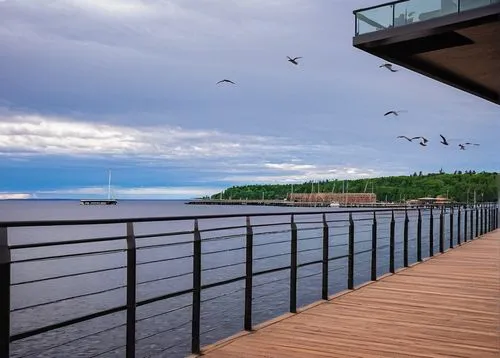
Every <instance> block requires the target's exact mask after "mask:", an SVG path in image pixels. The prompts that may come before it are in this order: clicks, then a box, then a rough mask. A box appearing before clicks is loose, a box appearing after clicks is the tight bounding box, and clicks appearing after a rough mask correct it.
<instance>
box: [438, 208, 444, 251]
mask: <svg viewBox="0 0 500 358" xmlns="http://www.w3.org/2000/svg"><path fill="white" fill-rule="evenodd" d="M439 252H440V253H443V252H444V208H443V207H441V213H440V214H439Z"/></svg>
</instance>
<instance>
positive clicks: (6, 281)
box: [0, 226, 11, 357]
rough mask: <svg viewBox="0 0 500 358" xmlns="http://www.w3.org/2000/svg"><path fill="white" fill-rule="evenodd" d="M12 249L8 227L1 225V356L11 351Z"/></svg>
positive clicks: (7, 355)
mask: <svg viewBox="0 0 500 358" xmlns="http://www.w3.org/2000/svg"><path fill="white" fill-rule="evenodd" d="M10 262H11V261H10V249H9V241H8V237H7V228H6V227H5V226H2V227H0V292H1V293H0V357H9V353H10V352H9V351H10Z"/></svg>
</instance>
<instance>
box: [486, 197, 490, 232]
mask: <svg viewBox="0 0 500 358" xmlns="http://www.w3.org/2000/svg"><path fill="white" fill-rule="evenodd" d="M490 214H491V213H490V205H489V204H488V205H486V217H485V218H486V230H485V231H486V232H490Z"/></svg>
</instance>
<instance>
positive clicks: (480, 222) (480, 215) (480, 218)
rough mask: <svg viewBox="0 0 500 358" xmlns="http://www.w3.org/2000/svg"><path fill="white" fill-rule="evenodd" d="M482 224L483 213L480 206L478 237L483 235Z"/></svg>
mask: <svg viewBox="0 0 500 358" xmlns="http://www.w3.org/2000/svg"><path fill="white" fill-rule="evenodd" d="M483 222H484V211H483V206H482V205H481V207H480V208H479V235H483V234H484V226H483Z"/></svg>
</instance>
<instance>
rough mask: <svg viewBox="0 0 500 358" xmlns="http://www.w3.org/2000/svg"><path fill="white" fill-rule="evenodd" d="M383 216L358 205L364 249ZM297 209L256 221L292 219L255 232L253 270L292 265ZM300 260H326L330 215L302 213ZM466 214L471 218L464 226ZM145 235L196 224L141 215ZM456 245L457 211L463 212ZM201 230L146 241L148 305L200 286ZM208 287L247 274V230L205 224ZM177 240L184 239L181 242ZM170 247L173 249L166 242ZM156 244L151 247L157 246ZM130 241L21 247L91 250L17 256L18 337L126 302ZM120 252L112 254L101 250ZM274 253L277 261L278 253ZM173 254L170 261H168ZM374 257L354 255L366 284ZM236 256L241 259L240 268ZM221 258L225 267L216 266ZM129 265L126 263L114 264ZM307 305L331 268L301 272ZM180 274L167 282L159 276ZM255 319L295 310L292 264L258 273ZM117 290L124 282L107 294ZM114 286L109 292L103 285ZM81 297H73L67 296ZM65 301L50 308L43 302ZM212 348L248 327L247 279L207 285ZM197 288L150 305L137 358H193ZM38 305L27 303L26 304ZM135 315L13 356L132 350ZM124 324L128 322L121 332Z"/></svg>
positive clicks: (121, 211)
mask: <svg viewBox="0 0 500 358" xmlns="http://www.w3.org/2000/svg"><path fill="white" fill-rule="evenodd" d="M327 210H328V211H330V212H331V214H329V215H328V217H327V218H328V220H329V221H330V222H329V226H330V249H329V254H330V257H335V256H342V255H346V254H347V245H346V243H347V239H348V238H347V232H348V226H347V224H348V223H347V215H346V214H344V213H337V214H335V211H338V209H327ZM297 211H300V212H313V211H318V209H316V208H309V209H304V208H299V209H295V208H279V207H255V206H232V207H230V206H192V205H185V204H184V202H182V201H121V202H120V203H119V204H118V205H117V206H81V205H79V203H78V202H77V201H3V202H0V221H17V220H23V221H24V220H62V219H68V220H69V219H107V218H131V217H167V216H191V215H193V216H197V215H208V214H235V213H240V214H248V213H257V212H269V213H273V212H297ZM372 215H373V214H372V213H356V214H354V215H353V216H354V219H355V222H356V224H355V233H356V235H355V243H356V244H355V251H356V252H362V251H365V250H368V249H370V248H371V242H370V240H371V225H372V222H371V218H372ZM409 217H410V224H409V239H410V240H409V250H410V255H409V261H410V263H411V262H415V260H416V217H415V215H414V213H410V214H409ZM377 218H378V247H379V250H378V265H377V270H378V274H379V275H382V274H384V273H386V272H387V271H388V269H389V260H388V252H389V247H388V243H389V220H390V217H389V215H388V214H387V213H379V214H378V216H377ZM438 219H439V215H438V212H437V211H436V212H435V214H434V237H435V239H434V252H438V251H439V246H438V245H439V240H438V237H439V236H438V235H439V220H438ZM289 220H290V217H289V216H284V217H279V216H271V217H263V218H253V219H252V224H253V225H260V224H264V223H268V224H269V223H274V224H276V223H281V225H275V226H270V227H269V226H268V227H266V226H258V227H255V228H254V245H255V249H254V272H257V271H262V270H267V269H272V268H277V267H282V266H287V265H289V264H290V256H289V252H290V231H289V229H290V223H289ZM296 221H297V222H298V229H299V232H298V251H299V255H298V262H299V264H301V263H305V262H311V261H316V260H320V259H321V257H322V250H321V244H322V225H321V224H319V223H313V224H311V223H302V222H305V221H308V222H311V221H312V222H320V221H321V216H320V215H298V216H296ZM403 222H404V217H403V213H397V214H396V231H395V232H396V235H395V236H396V267H401V266H403V257H402V252H403V225H404V224H403ZM199 224H200V229H201V230H205V229H209V228H210V229H214V228H220V227H227V226H239V225H244V224H245V218H244V217H241V218H234V219H217V220H200V222H199ZM445 224H446V226H445V227H446V234H445V248H447V247H448V245H449V215H448V216H446V220H445ZM463 224H464V221H463V220H462V229H461V230H462V231H463ZM134 229H135V234H136V235H141V234H151V233H171V232H177V231H183V230H192V229H193V221H192V220H186V221H174V222H158V223H136V224H135V226H134ZM454 232H455V242H456V240H457V234H456V232H457V218H456V217H455V220H454ZM125 233H126V226H125V224H113V225H94V226H78V227H76V226H62V227H36V228H11V229H9V244H10V245H19V244H26V243H38V242H52V241H61V240H75V239H84V238H97V237H108V236H109V237H111V236H120V235H125ZM428 234H429V211H425V212H424V214H423V225H422V244H423V246H422V252H423V256H424V257H425V256H428V252H429V247H428V243H429V238H428ZM192 239H193V238H192V235H186V234H183V235H176V236H162V237H155V238H144V239H138V240H137V247H138V251H137V262H138V268H137V281H138V286H137V300H138V301H141V300H144V299H148V298H153V297H157V296H161V295H164V294H168V293H171V292H176V291H181V290H184V289H189V288H191V287H192V275H191V274H190V272H191V271H192V258H191V257H190V256H191V255H192ZM202 240H203V241H202V252H203V257H202V270H203V271H202V284H209V283H213V282H217V281H220V280H225V279H229V278H233V277H238V276H242V275H244V270H245V265H244V261H245V250H244V249H243V247H244V245H245V229H244V228H242V229H232V230H214V231H206V232H202ZM175 243H177V244H175ZM164 244H168V245H167V246H161V245H164ZM148 246H150V247H148ZM124 248H125V241H124V240H120V241H113V242H107V243H93V244H78V245H65V246H53V247H44V248H32V249H19V250H13V251H12V260H13V261H22V260H30V259H33V258H46V257H53V256H61V255H67V254H75V253H86V254H88V255H83V256H78V257H71V258H50V259H41V260H37V261H29V262H17V263H16V262H14V263H13V264H12V284H13V286H12V289H11V310H13V312H12V314H11V333H12V334H17V333H20V332H25V331H28V330H32V329H35V328H38V327H43V326H45V325H48V324H53V323H57V322H62V321H65V320H68V319H71V318H75V317H79V316H82V315H86V314H89V313H93V312H97V311H102V310H105V309H108V308H112V307H116V306H120V305H124V304H125V297H126V296H125V283H126V270H125V268H124V266H125V265H126V253H125V252H124V251H123V249H124ZM102 250H114V251H113V252H111V253H106V254H92V252H96V251H102ZM270 256H275V257H270ZM166 259H171V260H168V261H162V260H166ZM370 259H371V253H370V252H365V253H361V254H358V255H356V256H355V284H360V283H362V282H365V281H368V280H369V278H370V267H371V264H370ZM232 264H234V265H232ZM219 266H225V267H221V268H217V267H219ZM117 267H122V268H119V269H114V270H111V269H113V268H117ZM102 269H110V270H109V271H105V272H99V273H95V274H85V275H79V276H73V277H70V278H57V279H50V280H44V281H41V282H36V283H30V282H29V281H33V280H39V279H44V278H51V277H54V276H61V275H67V274H74V273H80V272H81V273H84V272H88V271H94V270H102ZM329 269H330V270H331V272H330V275H329V293H330V294H334V293H336V292H339V291H341V290H343V289H345V288H346V286H347V259H339V260H334V261H331V262H330V266H329ZM298 276H299V280H298V293H297V304H298V306H299V307H300V306H304V305H306V304H309V303H312V302H314V301H317V300H319V299H320V298H321V264H314V265H310V266H307V267H303V268H300V269H299V273H298ZM167 277H171V278H168V279H165V280H156V279H162V278H167ZM253 285H254V290H253V297H254V300H253V323H254V324H258V323H260V322H263V321H266V320H268V319H271V318H273V317H276V316H278V315H280V314H283V313H286V312H287V311H288V306H289V272H288V270H285V271H280V272H277V273H272V274H266V275H262V276H258V277H255V278H254V281H253ZM109 289H113V290H111V291H108V290H109ZM104 291H106V292H104ZM93 292H102V293H99V294H96V295H87V296H84V297H80V298H74V299H68V300H64V299H65V298H68V297H74V296H81V295H85V294H88V293H93ZM51 301H57V302H54V303H51V304H46V305H44V303H47V302H51ZM202 301H203V302H202V313H201V316H202V318H201V332H202V337H201V341H202V345H207V344H210V343H213V342H215V341H217V340H219V339H221V338H224V337H227V336H229V335H231V334H234V333H236V332H238V331H240V330H242V329H243V313H244V306H243V303H244V281H238V282H235V283H231V284H228V285H225V286H221V287H216V288H211V289H207V290H203V291H202ZM190 303H191V295H190V294H186V295H183V296H179V297H176V298H173V299H168V300H163V301H158V302H155V303H153V304H148V305H143V306H140V307H138V309H137V321H138V322H137V333H136V339H137V357H167V356H168V357H182V356H186V355H187V354H189V349H190V343H191V338H190V335H191V324H190V320H191V307H190ZM39 304H41V305H40V306H37V307H33V308H28V309H23V308H24V307H27V306H33V305H39ZM125 321H126V318H125V312H119V313H115V314H112V315H108V316H105V317H101V318H97V319H93V320H90V321H86V322H82V323H79V324H76V325H73V326H70V327H66V328H61V329H58V330H54V331H51V332H47V333H43V334H40V335H37V336H34V337H31V338H27V339H23V340H20V341H16V342H14V343H12V345H11V347H12V348H11V351H12V353H11V356H12V357H97V356H98V357H123V356H124V348H123V346H124V344H125V326H124V324H125ZM113 327H117V328H114V329H113Z"/></svg>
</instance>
